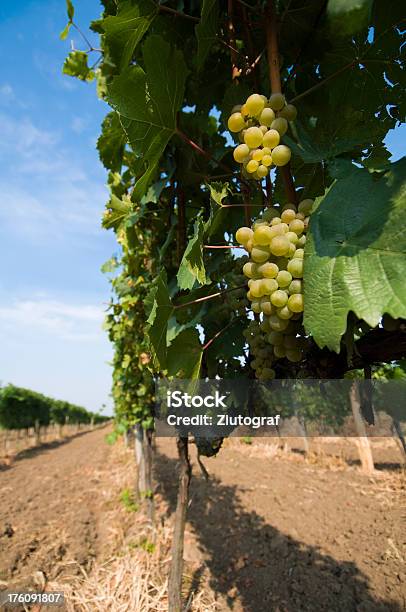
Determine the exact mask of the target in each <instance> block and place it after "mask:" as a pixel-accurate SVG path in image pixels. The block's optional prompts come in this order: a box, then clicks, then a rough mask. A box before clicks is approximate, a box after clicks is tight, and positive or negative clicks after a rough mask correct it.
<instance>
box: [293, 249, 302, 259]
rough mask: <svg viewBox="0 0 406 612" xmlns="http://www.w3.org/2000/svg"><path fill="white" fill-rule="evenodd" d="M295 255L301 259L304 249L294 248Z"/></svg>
mask: <svg viewBox="0 0 406 612" xmlns="http://www.w3.org/2000/svg"><path fill="white" fill-rule="evenodd" d="M295 257H296V258H297V259H303V257H304V250H303V249H296V253H295Z"/></svg>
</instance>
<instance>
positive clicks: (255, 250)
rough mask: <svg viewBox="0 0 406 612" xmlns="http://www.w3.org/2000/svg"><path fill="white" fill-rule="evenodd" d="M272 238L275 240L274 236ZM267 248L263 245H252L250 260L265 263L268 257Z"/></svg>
mask: <svg viewBox="0 0 406 612" xmlns="http://www.w3.org/2000/svg"><path fill="white" fill-rule="evenodd" d="M272 240H275V238H273V239H272ZM269 255H270V253H269V248H267V247H264V246H254V247H252V251H251V258H252V261H255V263H259V264H261V263H265V262H266V261H267V260H268V259H269Z"/></svg>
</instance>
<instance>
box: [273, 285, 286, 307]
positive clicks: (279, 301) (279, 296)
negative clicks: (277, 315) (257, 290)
mask: <svg viewBox="0 0 406 612" xmlns="http://www.w3.org/2000/svg"><path fill="white" fill-rule="evenodd" d="M287 302H288V294H287V293H286V291H282V290H281V289H277V290H276V291H274V292H273V293H272V295H271V303H272V304H273V305H274V306H276V307H277V308H282V306H285V304H287Z"/></svg>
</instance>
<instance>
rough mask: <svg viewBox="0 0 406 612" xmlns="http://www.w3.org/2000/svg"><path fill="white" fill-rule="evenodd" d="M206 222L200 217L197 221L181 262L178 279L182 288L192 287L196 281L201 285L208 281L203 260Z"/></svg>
mask: <svg viewBox="0 0 406 612" xmlns="http://www.w3.org/2000/svg"><path fill="white" fill-rule="evenodd" d="M204 233H205V224H204V222H203V220H202V219H201V218H200V217H199V218H198V219H197V220H196V222H195V227H194V235H193V237H192V238H191V239H190V240H189V242H188V245H187V247H186V249H185V252H184V254H183V257H182V261H181V262H180V266H179V270H178V274H177V279H178V286H179V287H180V288H181V289H192V288H193V285H194V284H195V282H196V281H198V282H199V283H200V284H201V285H204V284H205V283H206V269H205V267H204V261H203V238H204Z"/></svg>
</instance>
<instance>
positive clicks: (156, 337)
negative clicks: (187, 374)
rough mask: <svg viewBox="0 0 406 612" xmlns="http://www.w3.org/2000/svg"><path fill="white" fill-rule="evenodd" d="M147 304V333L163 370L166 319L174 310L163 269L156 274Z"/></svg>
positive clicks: (165, 349)
mask: <svg viewBox="0 0 406 612" xmlns="http://www.w3.org/2000/svg"><path fill="white" fill-rule="evenodd" d="M147 306H148V308H150V313H149V317H148V320H147V323H148V328H147V334H148V337H149V339H150V342H151V346H152V349H153V351H154V355H155V358H156V361H157V362H158V366H159V367H160V369H162V370H164V369H165V368H166V357H167V347H166V333H167V329H168V320H169V319H170V317H171V316H172V315H173V312H174V307H173V305H172V302H171V299H170V296H169V291H168V286H167V281H166V273H165V271H162V272H161V273H160V274H159V275H158V276H157V278H156V280H155V282H154V286H153V287H152V289H151V291H150V293H149V295H148V298H147Z"/></svg>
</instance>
